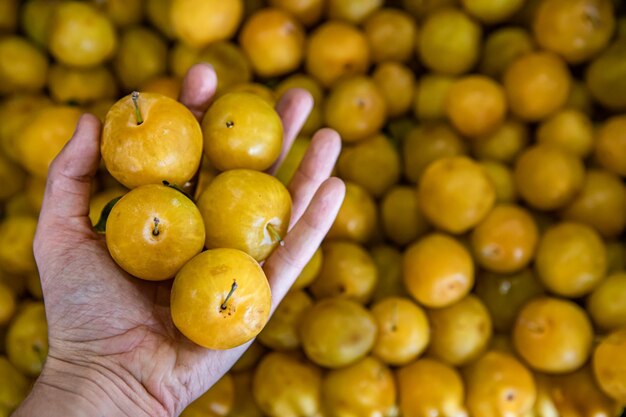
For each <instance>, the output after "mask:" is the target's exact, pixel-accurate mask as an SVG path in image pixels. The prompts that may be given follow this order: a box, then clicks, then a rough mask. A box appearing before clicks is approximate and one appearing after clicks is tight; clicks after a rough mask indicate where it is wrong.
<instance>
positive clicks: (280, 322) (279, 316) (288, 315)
mask: <svg viewBox="0 0 626 417" xmlns="http://www.w3.org/2000/svg"><path fill="white" fill-rule="evenodd" d="M312 306H313V300H312V299H311V297H310V296H309V295H307V293H306V292H304V291H294V290H292V291H290V292H288V293H287V295H286V296H285V298H284V299H283V300H282V301H281V302H280V304H279V305H278V307H276V311H275V312H274V314H273V315H272V318H271V319H270V321H268V322H267V325H266V326H265V327H264V328H263V330H262V331H261V333H259V337H258V340H259V342H261V343H262V344H263V345H265V346H267V347H268V348H270V349H274V350H292V349H297V348H298V347H300V337H299V336H298V326H299V325H300V320H301V319H302V317H303V315H304V314H305V313H306V310H308V309H309V308H311V307H312Z"/></svg>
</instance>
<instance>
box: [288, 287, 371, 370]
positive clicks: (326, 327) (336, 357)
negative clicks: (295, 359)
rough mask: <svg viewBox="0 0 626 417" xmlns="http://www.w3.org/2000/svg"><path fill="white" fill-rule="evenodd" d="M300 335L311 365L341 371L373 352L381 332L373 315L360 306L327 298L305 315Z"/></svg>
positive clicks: (348, 301)
mask: <svg viewBox="0 0 626 417" xmlns="http://www.w3.org/2000/svg"><path fill="white" fill-rule="evenodd" d="M299 331H300V340H301V341H302V348H303V349H304V353H306V355H307V357H308V358H309V359H310V360H311V361H313V362H314V363H316V364H318V365H321V366H324V367H327V368H339V367H343V366H347V365H350V364H352V363H355V362H356V361H358V360H359V359H361V358H363V357H365V356H366V355H367V354H368V353H369V352H370V351H371V350H372V348H373V347H374V342H375V340H376V332H377V329H376V321H375V320H374V317H373V316H372V314H371V313H370V312H369V311H368V310H366V309H365V308H364V307H362V306H361V305H359V304H358V303H357V302H355V301H351V300H347V299H345V298H327V299H324V300H322V301H319V302H318V303H316V304H315V305H314V306H313V307H312V308H310V309H309V310H308V311H307V312H306V313H305V315H304V317H303V318H302V320H301V322H300V327H299Z"/></svg>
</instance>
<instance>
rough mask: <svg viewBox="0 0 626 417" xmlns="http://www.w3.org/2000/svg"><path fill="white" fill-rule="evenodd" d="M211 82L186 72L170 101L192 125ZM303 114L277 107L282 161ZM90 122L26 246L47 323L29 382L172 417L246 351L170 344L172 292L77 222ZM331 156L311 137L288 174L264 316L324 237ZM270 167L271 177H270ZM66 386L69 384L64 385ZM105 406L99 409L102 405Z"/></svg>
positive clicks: (205, 74) (83, 208)
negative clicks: (125, 265)
mask: <svg viewBox="0 0 626 417" xmlns="http://www.w3.org/2000/svg"><path fill="white" fill-rule="evenodd" d="M216 85H217V80H216V76H215V73H214V71H213V70H212V68H211V67H210V66H208V65H202V64H201V65H196V66H194V67H193V68H192V69H191V70H190V71H189V73H188V75H187V77H186V79H185V81H184V83H183V89H182V92H181V97H180V100H181V102H182V103H183V104H185V105H186V106H187V107H188V108H189V109H190V110H191V111H192V112H193V113H194V115H195V116H196V117H197V118H198V119H201V117H202V115H203V114H204V112H205V111H206V109H207V108H208V106H209V105H210V102H211V100H212V98H213V95H214V92H215V87H216ZM311 107H312V99H311V97H310V96H309V95H308V94H307V93H306V92H304V91H302V90H292V91H290V92H288V93H287V94H286V95H285V96H284V97H283V98H282V100H281V101H280V102H279V103H278V105H277V110H278V112H279V114H280V116H281V118H282V121H283V125H284V131H285V137H284V147H283V152H282V154H281V158H280V159H279V161H278V162H277V164H276V166H277V165H278V164H279V163H280V161H281V160H282V159H283V158H284V157H285V155H286V153H287V151H288V150H289V147H290V146H291V144H292V143H293V140H294V139H295V136H296V135H297V133H298V131H299V130H300V128H301V127H302V125H303V123H304V122H305V120H306V118H307V116H308V113H309V111H310V110H311ZM99 137H100V123H99V121H98V120H97V119H96V118H95V117H93V116H91V115H85V116H83V117H82V118H81V120H80V121H79V124H78V126H77V129H76V132H75V134H74V137H73V138H72V140H71V141H70V142H69V143H68V144H67V145H66V147H65V148H64V149H63V151H62V152H61V153H60V154H59V156H58V157H57V159H56V160H55V161H54V162H53V164H52V166H51V168H50V172H49V175H48V184H47V187H46V194H45V199H44V204H43V208H42V211H41V216H40V220H39V226H38V230H37V235H36V238H35V246H34V247H35V257H36V260H37V265H38V267H39V271H40V274H41V280H42V288H43V292H44V297H45V304H46V314H47V318H48V323H49V341H50V349H49V357H48V360H47V363H46V365H45V367H44V371H43V373H42V376H41V377H40V381H41V383H42V384H46V385H49V386H53V387H55V388H57V389H59V390H60V391H68V390H76V389H77V388H76V384H75V383H76V381H80V383H79V385H78V386H79V390H80V393H79V394H80V395H82V396H83V397H84V398H86V401H87V402H91V405H92V406H93V407H94V409H98V407H99V404H96V403H94V401H95V400H94V399H93V398H94V396H93V395H91V394H93V393H94V392H98V393H99V397H102V394H103V393H104V396H108V397H109V399H110V400H111V401H112V403H113V404H114V406H115V410H114V413H113V414H109V413H108V414H106V415H117V414H119V415H127V414H132V415H141V414H138V413H143V415H149V416H171V415H178V413H180V412H181V411H182V410H183V409H184V408H185V407H186V406H187V405H188V404H189V403H190V402H191V401H193V400H194V399H195V398H196V397H198V396H199V395H201V394H202V393H203V392H204V391H206V390H207V389H208V388H209V387H210V386H211V385H212V384H214V383H215V382H216V381H217V380H218V379H219V378H220V377H221V376H222V375H223V374H224V373H225V372H226V371H228V369H229V368H230V367H231V366H232V365H233V363H234V362H235V361H236V360H237V358H238V357H239V356H241V354H242V353H243V352H244V351H245V349H246V348H247V347H248V345H244V346H240V347H238V348H235V349H231V350H226V351H213V350H207V349H204V348H201V347H199V346H197V345H195V344H193V343H192V342H190V341H189V340H187V339H186V338H185V337H184V336H183V335H182V334H181V333H179V332H178V331H177V330H176V328H175V327H174V325H173V324H172V321H171V318H170V309H169V293H170V287H171V281H168V282H161V283H152V282H144V281H140V280H138V279H136V278H133V277H131V276H129V275H128V274H126V273H125V272H124V271H122V270H121V269H120V268H119V267H118V266H117V265H116V264H115V263H114V261H113V260H112V259H111V257H110V256H109V254H108V250H107V248H106V244H105V241H104V238H103V236H101V235H98V234H96V233H95V232H94V231H93V230H92V228H91V223H90V221H89V218H88V212H89V196H90V187H91V182H92V179H93V176H94V175H95V173H96V171H97V167H98V164H99V159H100V158H99ZM339 151H340V139H339V137H338V135H337V134H336V133H335V132H333V131H331V130H328V129H325V130H321V131H320V132H318V133H317V134H316V135H315V137H314V139H313V141H312V144H311V147H310V148H309V150H308V152H307V154H306V155H305V157H304V160H303V162H302V164H301V166H300V168H299V170H298V172H297V173H296V174H295V176H294V179H293V181H292V183H291V184H290V186H289V191H290V193H291V196H292V199H293V212H292V219H291V230H290V232H289V233H288V235H287V236H286V238H285V245H284V246H280V247H278V248H277V250H276V251H275V252H274V253H273V254H272V256H271V257H270V258H269V259H268V260H267V261H266V262H265V264H264V266H263V268H264V270H265V272H266V275H267V277H268V280H269V282H270V286H271V288H272V302H273V308H275V307H276V306H277V305H278V303H279V302H280V300H282V298H283V297H284V295H285V294H286V293H287V291H288V290H289V288H290V287H291V284H292V283H293V282H294V281H295V279H296V278H297V276H298V274H299V272H300V271H301V269H302V268H303V267H304V265H305V264H306V263H307V262H308V260H309V259H310V258H311V256H312V255H313V253H314V251H315V250H316V248H317V246H318V245H319V243H320V242H321V240H322V239H323V237H324V235H325V234H326V232H327V231H328V229H329V228H330V225H331V224H332V221H333V219H334V218H335V216H336V214H337V211H338V210H339V207H340V205H341V202H342V200H343V194H344V187H343V184H342V183H341V181H340V180H338V179H334V178H331V179H329V176H330V173H331V171H332V167H333V165H334V163H335V160H336V158H337V156H338V154H339ZM276 166H275V167H274V168H273V169H271V170H270V171H271V172H273V171H274V170H275V168H276ZM72 380H73V382H72ZM105 400H106V398H105V399H104V400H102V401H105Z"/></svg>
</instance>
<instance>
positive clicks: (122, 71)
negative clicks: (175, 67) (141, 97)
mask: <svg viewBox="0 0 626 417" xmlns="http://www.w3.org/2000/svg"><path fill="white" fill-rule="evenodd" d="M113 68H114V69H115V73H116V75H117V77H118V79H119V80H120V82H121V84H122V86H123V87H124V88H125V89H126V90H131V89H138V88H139V87H140V86H141V85H142V84H143V83H145V82H146V81H148V80H149V79H151V78H154V77H156V76H158V75H163V74H165V71H166V69H167V44H166V43H165V40H164V39H163V38H162V37H161V36H159V35H158V33H156V32H155V31H153V30H150V29H148V28H145V27H138V26H136V27H132V28H129V29H127V30H125V31H124V32H123V33H122V36H121V38H120V45H119V48H118V51H117V54H116V55H115V58H114V59H113ZM173 98H174V100H176V99H177V97H173Z"/></svg>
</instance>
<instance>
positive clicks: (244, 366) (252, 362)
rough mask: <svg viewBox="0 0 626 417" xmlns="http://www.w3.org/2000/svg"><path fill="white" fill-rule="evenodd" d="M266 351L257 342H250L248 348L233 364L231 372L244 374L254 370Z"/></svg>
mask: <svg viewBox="0 0 626 417" xmlns="http://www.w3.org/2000/svg"><path fill="white" fill-rule="evenodd" d="M265 353H266V349H265V348H264V347H263V345H262V344H260V343H259V342H257V341H254V342H252V344H251V345H250V347H249V348H248V349H247V350H246V351H245V352H244V353H243V355H241V357H240V358H239V360H237V362H235V364H234V365H233V367H232V368H231V370H232V371H233V372H237V373H239V372H244V371H249V370H251V369H252V368H254V367H255V366H256V365H257V364H258V363H259V361H260V360H261V358H262V357H263V356H264V355H265Z"/></svg>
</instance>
